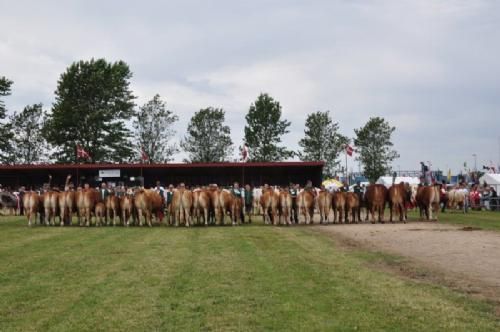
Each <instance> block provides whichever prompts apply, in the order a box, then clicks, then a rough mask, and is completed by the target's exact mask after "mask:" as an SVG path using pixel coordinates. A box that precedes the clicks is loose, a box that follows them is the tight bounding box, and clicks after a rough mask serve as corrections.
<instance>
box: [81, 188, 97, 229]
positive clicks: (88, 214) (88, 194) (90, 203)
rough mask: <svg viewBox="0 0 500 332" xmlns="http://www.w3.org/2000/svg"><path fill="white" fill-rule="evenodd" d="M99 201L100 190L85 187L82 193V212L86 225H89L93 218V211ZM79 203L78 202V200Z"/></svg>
mask: <svg viewBox="0 0 500 332" xmlns="http://www.w3.org/2000/svg"><path fill="white" fill-rule="evenodd" d="M98 201H99V192H98V191H97V190H95V189H90V188H88V189H84V190H83V191H82V193H81V197H80V201H79V203H80V204H81V205H80V207H79V208H80V213H81V215H82V217H83V222H84V223H85V226H87V227H89V226H90V224H91V222H92V220H91V218H92V213H93V212H94V209H95V206H96V204H97V202H98ZM77 203H78V202H77Z"/></svg>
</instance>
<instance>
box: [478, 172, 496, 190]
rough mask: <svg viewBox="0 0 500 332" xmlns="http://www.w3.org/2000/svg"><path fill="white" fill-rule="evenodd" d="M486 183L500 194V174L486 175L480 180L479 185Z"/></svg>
mask: <svg viewBox="0 0 500 332" xmlns="http://www.w3.org/2000/svg"><path fill="white" fill-rule="evenodd" d="M485 182H486V183H487V184H488V185H489V186H492V187H494V188H495V190H496V191H497V192H498V189H500V174H492V173H486V174H484V175H483V176H481V177H480V178H479V184H480V185H483V183H485Z"/></svg>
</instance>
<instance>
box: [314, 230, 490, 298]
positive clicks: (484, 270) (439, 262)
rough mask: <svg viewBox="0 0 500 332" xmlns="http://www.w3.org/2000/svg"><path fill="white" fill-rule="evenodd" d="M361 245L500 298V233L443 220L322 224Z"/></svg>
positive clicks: (483, 293) (462, 286)
mask: <svg viewBox="0 0 500 332" xmlns="http://www.w3.org/2000/svg"><path fill="white" fill-rule="evenodd" d="M320 229H321V230H322V231H324V232H328V233H331V234H332V235H334V236H337V237H338V236H340V237H341V238H343V239H347V240H349V241H354V242H355V243H356V244H357V245H359V246H361V247H363V248H368V249H373V250H377V251H382V252H387V253H391V254H396V255H399V256H404V257H407V258H410V259H411V260H413V261H416V262H418V263H419V264H421V265H422V266H424V267H429V268H431V270H435V271H440V272H443V274H444V276H445V277H446V279H447V280H448V281H451V283H453V284H456V285H458V286H459V287H460V288H465V289H467V291H470V292H473V293H480V294H481V295H484V296H486V297H488V298H490V299H493V300H500V233H498V232H493V231H481V230H471V229H470V228H463V227H459V226H451V225H443V224H439V223H429V222H415V223H408V224H374V225H372V224H357V225H337V226H321V227H320Z"/></svg>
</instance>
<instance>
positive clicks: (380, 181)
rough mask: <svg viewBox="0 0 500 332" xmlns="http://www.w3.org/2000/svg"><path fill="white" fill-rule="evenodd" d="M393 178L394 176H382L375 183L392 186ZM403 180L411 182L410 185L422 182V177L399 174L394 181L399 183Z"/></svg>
mask: <svg viewBox="0 0 500 332" xmlns="http://www.w3.org/2000/svg"><path fill="white" fill-rule="evenodd" d="M392 179H393V178H392V176H381V177H379V178H378V180H377V182H375V183H377V184H383V185H384V186H386V187H387V188H389V187H390V186H392ZM401 182H405V183H409V184H410V185H418V184H419V183H420V179H419V178H418V177H413V176H397V177H396V181H394V183H396V184H398V183H401Z"/></svg>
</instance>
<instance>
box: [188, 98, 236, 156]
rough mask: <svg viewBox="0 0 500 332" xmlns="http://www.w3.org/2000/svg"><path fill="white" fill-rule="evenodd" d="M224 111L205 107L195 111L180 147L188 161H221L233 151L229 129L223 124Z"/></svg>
mask: <svg viewBox="0 0 500 332" xmlns="http://www.w3.org/2000/svg"><path fill="white" fill-rule="evenodd" d="M224 121H225V112H224V110H222V109H219V108H212V107H209V108H205V109H201V110H200V111H198V112H196V113H195V114H194V115H193V117H192V118H191V121H190V122H189V125H188V128H187V135H186V137H185V138H184V140H183V141H182V142H181V147H182V148H183V149H184V150H185V151H186V152H187V153H188V154H189V159H188V161H189V162H193V163H209V162H223V161H226V160H227V159H228V157H229V156H230V155H231V153H232V152H233V141H232V140H231V129H230V128H229V126H227V125H225V124H224Z"/></svg>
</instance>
